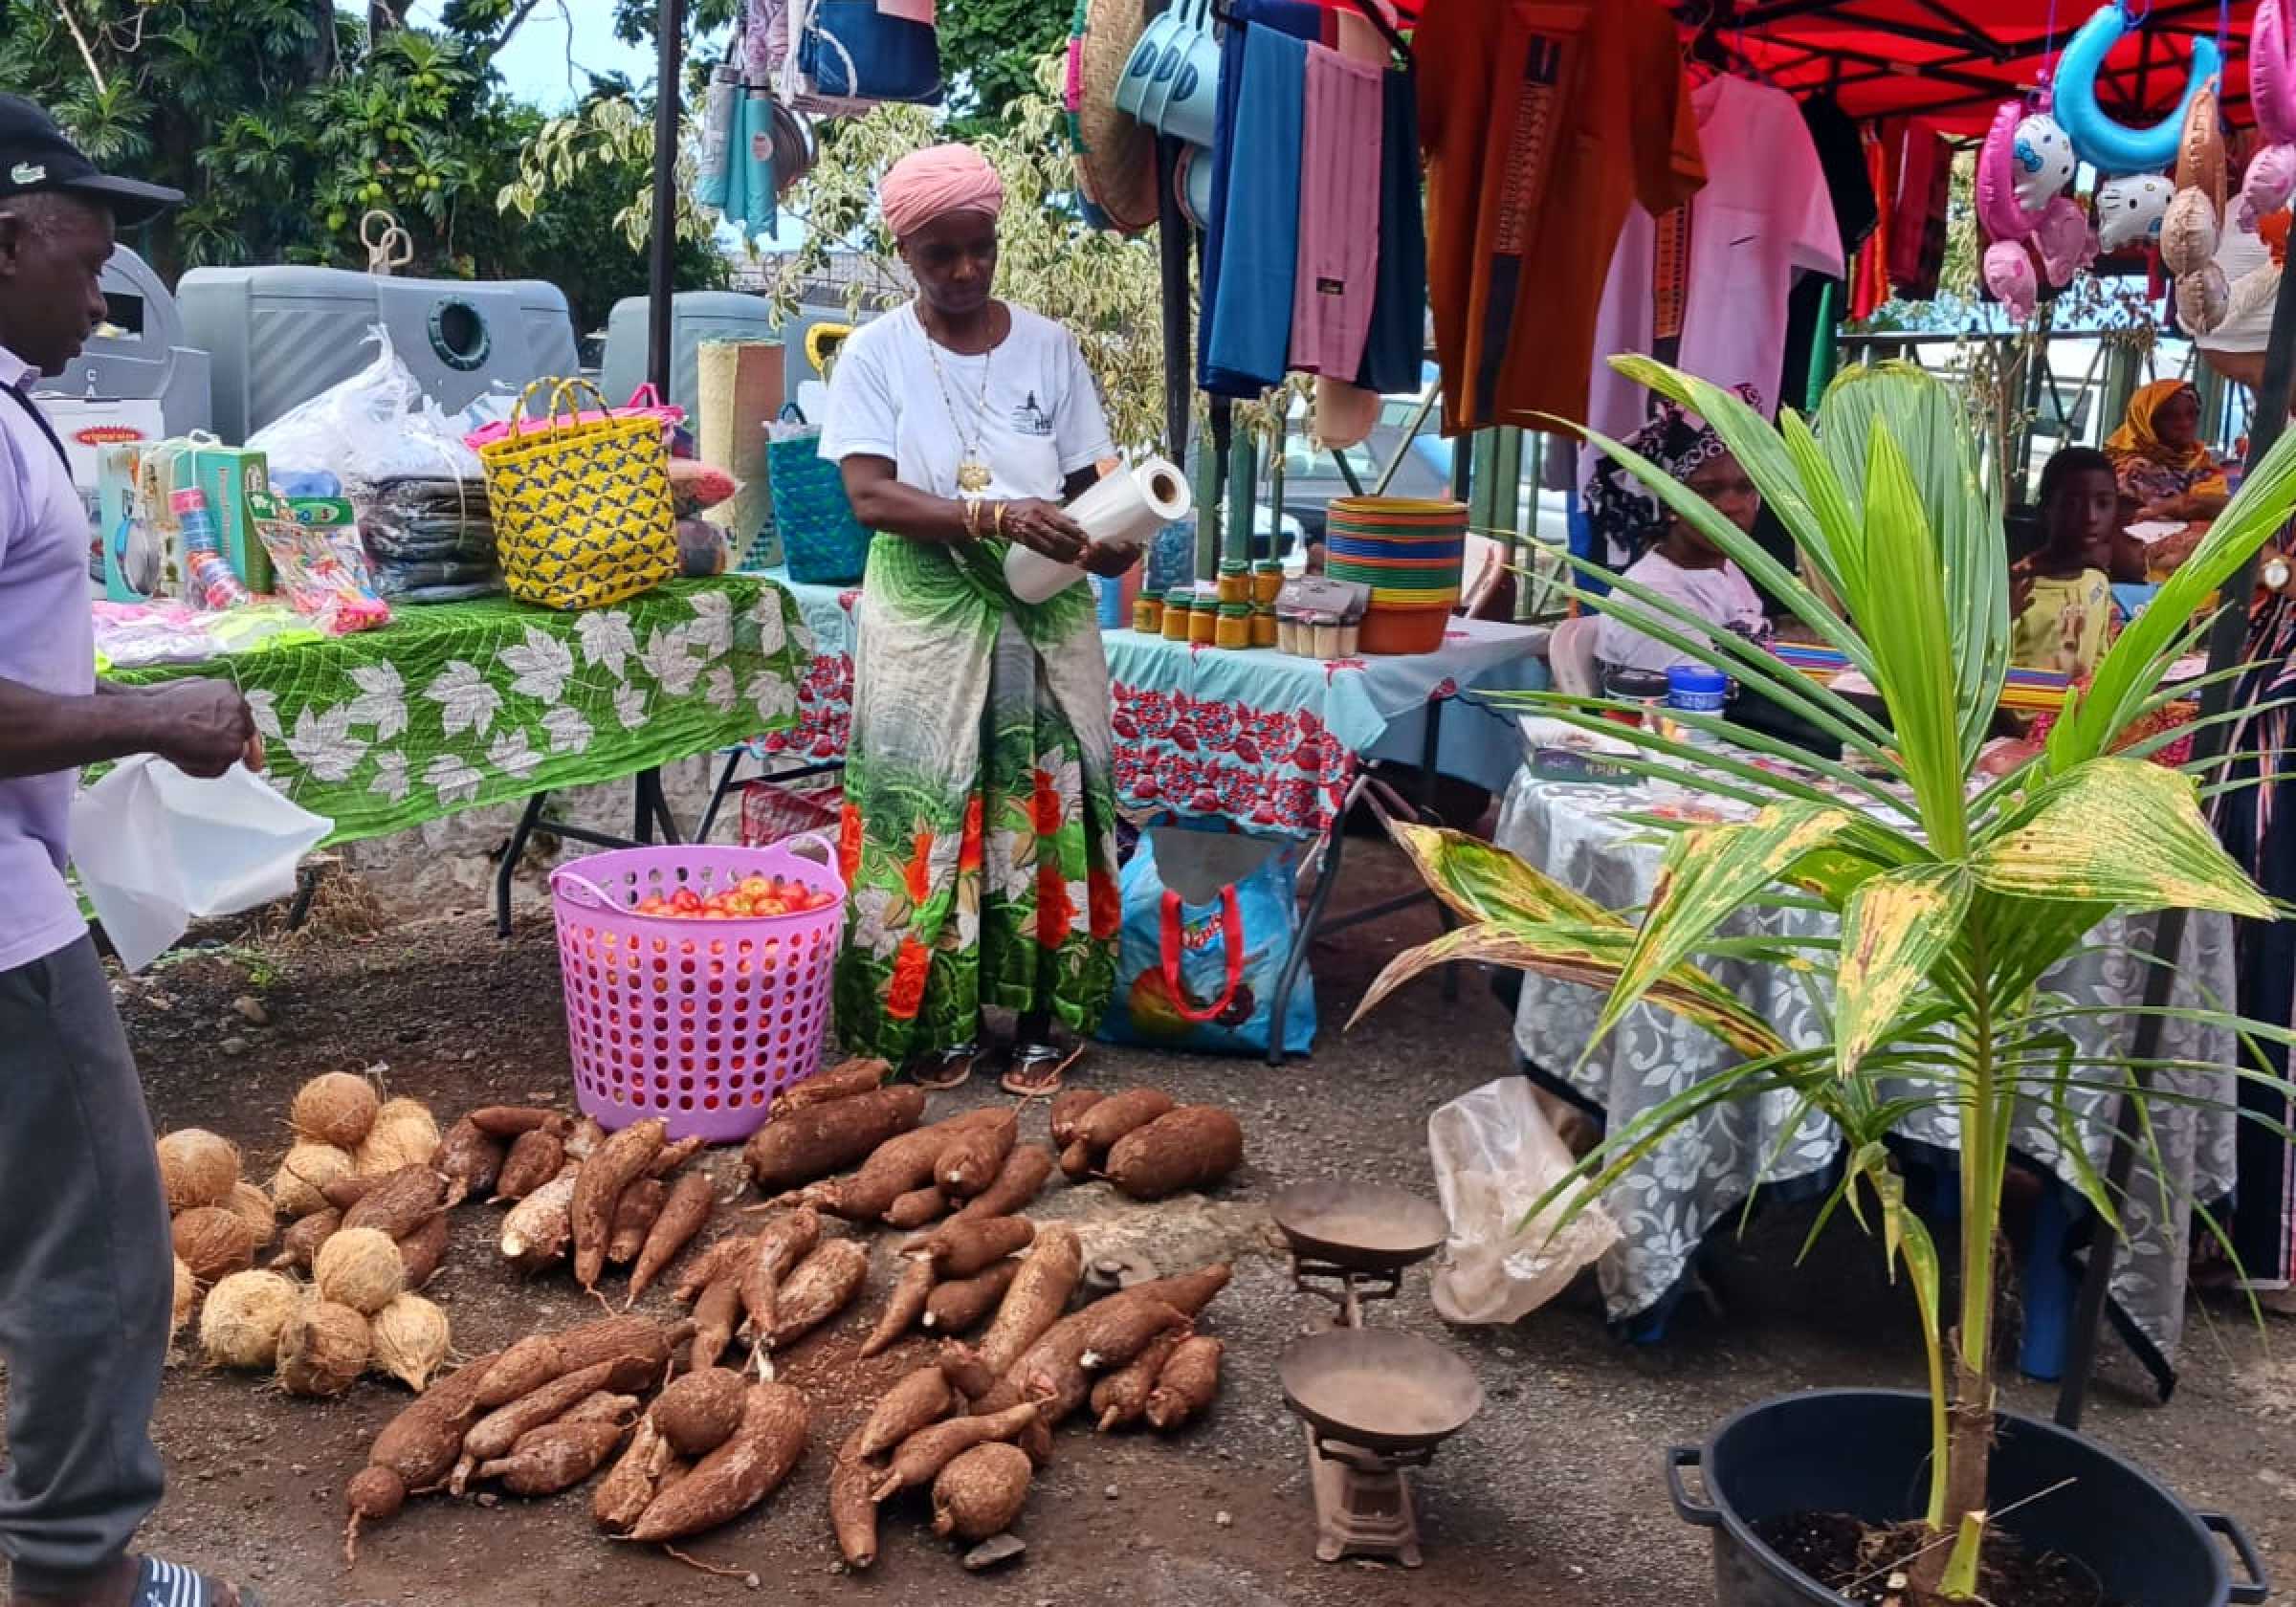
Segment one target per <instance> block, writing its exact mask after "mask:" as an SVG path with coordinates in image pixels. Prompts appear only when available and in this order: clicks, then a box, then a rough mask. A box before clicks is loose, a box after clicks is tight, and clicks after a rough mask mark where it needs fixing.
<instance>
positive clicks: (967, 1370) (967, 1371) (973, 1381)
mask: <svg viewBox="0 0 2296 1607" xmlns="http://www.w3.org/2000/svg"><path fill="white" fill-rule="evenodd" d="M933 1363H934V1365H935V1366H937V1367H938V1368H939V1369H940V1376H942V1377H944V1378H946V1379H948V1381H949V1388H951V1389H953V1390H955V1391H956V1392H957V1393H958V1394H959V1395H960V1396H962V1397H964V1398H965V1399H966V1400H967V1401H974V1400H985V1399H987V1398H988V1397H989V1394H990V1392H991V1391H993V1390H994V1389H995V1388H996V1387H997V1376H996V1375H995V1374H994V1373H991V1372H990V1371H989V1370H988V1367H987V1365H986V1364H985V1363H984V1362H982V1359H981V1356H980V1354H979V1353H978V1352H976V1351H975V1350H974V1349H973V1348H972V1347H971V1346H970V1345H965V1344H960V1342H958V1341H957V1340H955V1339H943V1340H942V1341H941V1342H940V1349H939V1350H938V1351H937V1352H936V1353H934V1356H933Z"/></svg>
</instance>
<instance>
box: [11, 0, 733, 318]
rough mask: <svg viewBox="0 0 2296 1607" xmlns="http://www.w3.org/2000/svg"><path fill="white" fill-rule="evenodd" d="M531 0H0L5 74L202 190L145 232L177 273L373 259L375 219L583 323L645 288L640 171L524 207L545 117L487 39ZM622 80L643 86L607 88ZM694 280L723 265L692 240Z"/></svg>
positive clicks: (421, 251)
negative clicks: (373, 4) (443, 6)
mask: <svg viewBox="0 0 2296 1607" xmlns="http://www.w3.org/2000/svg"><path fill="white" fill-rule="evenodd" d="M530 10H531V8H530V7H527V6H525V5H523V4H521V3H519V0H453V4H451V5H450V6H449V7H448V8H447V10H446V12H445V24H446V26H444V27H443V28H440V29H436V30H431V29H422V28H410V27H393V28H389V29H387V30H386V32H384V33H382V35H381V36H380V37H379V38H376V39H374V40H371V41H370V40H369V39H368V37H367V31H366V27H365V24H364V21H363V20H362V19H361V18H360V17H359V16H357V15H356V14H355V13H352V12H348V11H338V10H337V9H336V6H335V4H334V0H61V3H60V4H59V3H58V0H0V84H6V85H8V86H9V87H10V88H11V89H13V90H16V91H17V92H19V93H22V94H25V95H29V96H31V97H32V98H33V99H35V100H38V101H41V102H42V103H43V104H45V105H47V106H48V107H50V108H51V109H52V110H53V111H55V114H56V116H57V118H58V120H59V121H62V122H63V124H64V125H65V127H66V128H67V129H69V130H70V131H71V132H72V134H73V135H74V137H75V138H77V140H79V141H80V142H81V143H82V144H83V145H84V146H85V148H86V149H87V150H88V152H89V153H90V154H91V155H92V156H94V157H96V158H97V159H98V160H99V161H101V162H103V163H104V164H106V165H109V166H111V167H113V168H114V169H115V170H117V171H121V172H124V173H129V174H132V175H134V176H136V177H139V178H144V179H149V180H151V181H153V182H155V183H160V184H166V185H172V186H174V187H177V188H179V189H181V190H183V191H184V192H185V194H186V195H187V197H188V200H187V202H186V204H185V206H184V208H183V209H181V210H180V211H179V212H177V213H175V214H174V215H173V216H171V217H168V218H166V219H164V220H162V221H161V222H159V223H157V224H154V225H152V226H151V227H150V228H149V229H148V230H146V231H144V234H143V236H142V237H141V238H139V239H138V240H136V241H135V242H133V243H134V244H136V245H137V246H138V248H139V249H140V250H141V251H143V253H144V254H145V255H146V256H147V257H148V258H149V259H150V260H151V261H152V262H153V263H154V265H155V266H157V267H158V268H159V269H160V270H161V271H162V272H163V273H164V274H166V275H168V276H169V277H173V276H174V275H176V274H177V273H179V272H180V271H182V270H183V269H185V268H189V267H197V266H201V265H204V264H229V263H273V262H303V263H317V264H324V265H332V266H343V267H364V266H365V263H366V250H365V247H364V245H363V244H362V243H361V238H360V227H361V223H362V220H363V219H364V217H365V215H366V214H367V213H368V212H369V211H372V210H381V211H385V212H387V213H389V214H390V216H391V217H392V218H394V219H395V220H396V221H397V222H398V224H399V225H400V226H401V227H402V228H403V229H405V230H406V231H407V233H408V238H409V240H410V242H411V245H412V250H413V255H412V257H411V259H410V260H409V261H408V262H407V263H406V264H405V265H404V266H402V267H400V268H399V269H398V270H397V271H398V272H400V273H403V274H415V275H441V276H448V277H487V278H507V277H537V278H546V279H550V280H552V281H554V282H556V283H558V284H559V285H561V286H562V287H563V289H564V290H565V292H566V294H567V297H568V299H569V300H571V301H573V302H574V303H575V308H576V318H577V320H578V322H579V323H580V324H581V325H582V326H584V327H587V326H589V325H590V324H593V323H594V322H596V321H597V320H599V319H603V318H604V317H605V313H606V309H607V306H608V305H610V303H611V301H612V300H613V298H614V297H617V296H621V295H628V294H631V293H633V292H637V291H641V290H643V289H644V287H645V276H646V265H645V260H644V257H643V254H642V253H638V252H636V251H633V250H631V249H629V247H627V246H626V245H625V244H624V242H623V241H622V240H621V238H620V237H619V236H618V235H617V234H615V233H614V232H613V231H612V229H611V219H612V217H613V214H614V212H615V211H616V210H617V209H619V208H621V207H622V206H623V205H624V204H625V203H626V201H627V199H628V195H629V190H630V188H631V187H632V186H633V185H635V184H639V183H642V182H643V178H644V175H643V172H642V169H640V168H635V167H632V166H630V165H628V164H627V163H612V162H608V163H603V164H600V165H597V166H596V167H595V168H594V169H593V170H592V172H591V173H590V174H589V175H588V176H587V177H585V179H584V180H582V181H581V182H579V183H577V184H574V185H573V186H571V187H568V188H567V189H566V190H564V191H563V192H561V193H554V194H553V195H552V196H551V197H550V200H549V205H548V206H547V207H545V208H542V209H539V210H538V211H537V213H536V214H535V215H534V216H533V217H532V218H521V217H505V216H504V215H503V213H502V211H501V209H499V208H498V207H497V204H496V203H497V194H498V193H499V191H500V190H501V188H502V187H503V186H504V185H505V184H508V183H510V182H511V181H512V180H513V179H515V177H516V176H517V172H518V158H519V151H520V150H521V149H522V148H523V147H524V146H525V145H526V144H527V143H529V142H530V141H532V140H534V139H535V138H537V137H538V136H539V135H540V134H541V129H542V126H543V123H544V119H543V118H542V116H541V113H540V112H538V111H536V110H535V109H533V108H531V107H528V106H524V105H521V104H519V102H518V101H516V100H515V99H512V98H511V97H510V96H508V95H507V94H506V93H505V92H504V90H503V87H502V84H501V80H500V78H499V76H498V75H497V74H496V72H495V71H494V68H493V57H494V55H495V53H496V51H497V50H498V49H499V48H500V46H501V44H502V43H503V41H504V40H505V39H506V38H507V37H508V36H509V32H510V30H512V29H514V28H515V27H516V26H517V25H518V23H519V21H521V20H523V17H524V15H525V14H526V13H527V11H530ZM602 94H603V95H604V96H606V97H607V98H623V99H627V98H628V97H629V86H628V85H626V84H621V83H611V84H607V85H605V86H602ZM680 268H681V280H682V281H683V282H686V283H691V284H716V283H721V282H722V280H723V267H722V265H721V264H720V263H719V262H718V261H717V256H716V253H712V252H710V251H708V250H707V249H706V248H705V249H697V248H695V247H694V246H688V247H687V248H686V249H685V250H684V252H683V253H682V256H681V261H680Z"/></svg>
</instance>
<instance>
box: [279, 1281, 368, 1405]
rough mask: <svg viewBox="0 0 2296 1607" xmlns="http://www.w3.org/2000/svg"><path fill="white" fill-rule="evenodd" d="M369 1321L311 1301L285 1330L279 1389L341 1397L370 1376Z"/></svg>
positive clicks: (331, 1304) (324, 1302)
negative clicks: (367, 1363)
mask: <svg viewBox="0 0 2296 1607" xmlns="http://www.w3.org/2000/svg"><path fill="white" fill-rule="evenodd" d="M366 1347H367V1332H366V1319H365V1318H364V1317H363V1316H361V1315H360V1314H359V1313H358V1312H356V1311H354V1310H351V1309H350V1308H349V1307H348V1306H338V1305H336V1304H335V1303H334V1302H333V1301H331V1300H305V1301H304V1302H302V1304H300V1305H298V1307H296V1309H295V1310H293V1311H292V1312H290V1313H289V1314H288V1318H287V1323H286V1326H285V1327H284V1328H282V1329H280V1330H279V1372H278V1378H279V1387H280V1388H281V1389H283V1390H285V1391H286V1392H287V1393H288V1394H289V1395H321V1396H323V1395H341V1394H342V1392H343V1391H344V1390H347V1389H349V1388H350V1387H351V1385H352V1384H354V1383H356V1382H357V1381H358V1378H359V1375H360V1374H362V1373H364V1372H365V1371H366Z"/></svg>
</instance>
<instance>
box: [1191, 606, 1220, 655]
mask: <svg viewBox="0 0 2296 1607" xmlns="http://www.w3.org/2000/svg"><path fill="white" fill-rule="evenodd" d="M1219 638H1220V605H1218V604H1217V603H1215V604H1213V605H1211V606H1210V607H1208V608H1203V607H1197V608H1190V609H1189V610H1188V640H1189V641H1190V642H1194V643H1197V644H1200V645H1201V646H1203V647H1207V648H1208V647H1213V646H1215V645H1217V643H1218V641H1219Z"/></svg>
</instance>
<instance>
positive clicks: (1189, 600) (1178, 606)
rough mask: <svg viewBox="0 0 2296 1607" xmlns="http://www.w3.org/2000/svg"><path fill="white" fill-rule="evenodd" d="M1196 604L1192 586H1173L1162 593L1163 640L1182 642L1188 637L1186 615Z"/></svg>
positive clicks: (1194, 590) (1194, 591)
mask: <svg viewBox="0 0 2296 1607" xmlns="http://www.w3.org/2000/svg"><path fill="white" fill-rule="evenodd" d="M1195 605H1196V588H1195V587H1194V586H1184V585H1181V586H1174V587H1173V588H1172V589H1171V590H1170V591H1168V592H1166V593H1164V620H1163V627H1164V640H1165V641H1167V642H1184V641H1186V640H1187V639H1188V615H1189V613H1190V612H1191V611H1192V610H1193V609H1194V607H1195Z"/></svg>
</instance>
